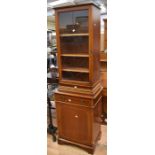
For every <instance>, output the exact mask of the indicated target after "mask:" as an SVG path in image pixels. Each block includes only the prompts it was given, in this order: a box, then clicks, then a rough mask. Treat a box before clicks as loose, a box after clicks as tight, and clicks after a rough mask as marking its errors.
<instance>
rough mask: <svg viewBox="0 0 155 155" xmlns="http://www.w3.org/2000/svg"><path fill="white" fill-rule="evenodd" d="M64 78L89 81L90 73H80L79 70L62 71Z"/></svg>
mask: <svg viewBox="0 0 155 155" xmlns="http://www.w3.org/2000/svg"><path fill="white" fill-rule="evenodd" d="M62 79H63V80H75V81H84V82H88V81H89V74H88V73H78V72H65V71H63V72H62Z"/></svg>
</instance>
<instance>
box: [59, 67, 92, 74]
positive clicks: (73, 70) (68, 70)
mask: <svg viewBox="0 0 155 155" xmlns="http://www.w3.org/2000/svg"><path fill="white" fill-rule="evenodd" d="M62 71H66V72H79V73H89V69H87V68H71V67H70V68H67V67H64V68H62Z"/></svg>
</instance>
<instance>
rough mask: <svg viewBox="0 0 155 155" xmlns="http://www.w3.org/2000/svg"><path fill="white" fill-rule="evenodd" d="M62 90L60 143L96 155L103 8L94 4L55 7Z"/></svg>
mask: <svg viewBox="0 0 155 155" xmlns="http://www.w3.org/2000/svg"><path fill="white" fill-rule="evenodd" d="M55 15H56V36H57V47H58V66H59V67H58V68H59V88H58V91H57V92H56V93H55V101H56V110H57V124H58V143H59V144H70V145H75V146H78V147H81V148H83V149H85V150H86V151H87V152H89V153H91V154H92V153H93V152H94V149H95V146H96V143H97V141H98V140H99V139H100V136H101V126H100V123H101V121H102V120H101V115H102V93H103V92H102V91H103V88H102V85H101V80H100V79H101V78H100V9H99V8H98V7H96V6H95V5H93V4H87V5H76V6H68V7H59V8H55Z"/></svg>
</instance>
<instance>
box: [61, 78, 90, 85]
mask: <svg viewBox="0 0 155 155" xmlns="http://www.w3.org/2000/svg"><path fill="white" fill-rule="evenodd" d="M61 82H68V83H71V84H74V83H80V84H81V83H82V84H89V82H88V81H80V80H70V79H66V78H62V80H61V81H60V83H61Z"/></svg>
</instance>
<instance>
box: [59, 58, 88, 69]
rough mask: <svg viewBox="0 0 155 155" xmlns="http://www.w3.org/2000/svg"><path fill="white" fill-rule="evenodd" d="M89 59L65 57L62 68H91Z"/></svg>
mask: <svg viewBox="0 0 155 155" xmlns="http://www.w3.org/2000/svg"><path fill="white" fill-rule="evenodd" d="M88 63H89V62H88V58H79V57H77V58H76V57H63V58H62V67H63V68H87V69H88V67H89V64H88Z"/></svg>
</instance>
